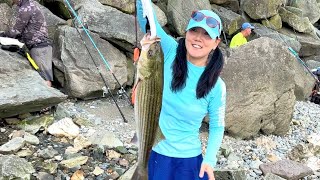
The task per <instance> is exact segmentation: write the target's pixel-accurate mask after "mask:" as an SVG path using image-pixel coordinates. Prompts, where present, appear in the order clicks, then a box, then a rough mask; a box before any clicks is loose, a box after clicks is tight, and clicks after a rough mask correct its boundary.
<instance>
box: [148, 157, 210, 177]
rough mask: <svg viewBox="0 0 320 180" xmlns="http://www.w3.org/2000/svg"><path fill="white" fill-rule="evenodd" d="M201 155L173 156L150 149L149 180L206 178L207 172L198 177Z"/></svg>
mask: <svg viewBox="0 0 320 180" xmlns="http://www.w3.org/2000/svg"><path fill="white" fill-rule="evenodd" d="M202 160H203V158H202V155H201V154H200V155H199V156H197V157H192V158H174V157H168V156H163V155H161V154H158V153H156V152H154V151H151V153H150V158H149V162H148V179H149V180H208V175H207V173H205V174H204V177H203V178H199V173H200V168H201V163H202Z"/></svg>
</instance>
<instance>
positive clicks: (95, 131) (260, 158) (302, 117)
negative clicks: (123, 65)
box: [0, 98, 320, 180]
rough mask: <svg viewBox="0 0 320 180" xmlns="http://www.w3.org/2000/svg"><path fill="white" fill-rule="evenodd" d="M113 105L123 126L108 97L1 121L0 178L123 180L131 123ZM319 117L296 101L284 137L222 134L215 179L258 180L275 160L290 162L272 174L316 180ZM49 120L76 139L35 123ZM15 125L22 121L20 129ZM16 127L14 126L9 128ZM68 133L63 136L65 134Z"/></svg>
mask: <svg viewBox="0 0 320 180" xmlns="http://www.w3.org/2000/svg"><path fill="white" fill-rule="evenodd" d="M118 102H119V105H120V108H121V110H122V111H123V112H124V114H125V117H126V119H127V120H128V123H124V122H123V119H122V118H121V116H120V114H119V112H118V111H117V109H116V107H115V105H114V103H113V101H112V100H111V99H108V98H105V99H99V100H91V101H81V102H75V101H74V102H73V101H72V100H69V101H67V102H64V103H61V104H59V105H58V107H57V110H56V111H55V113H54V114H48V115H41V118H39V117H38V116H37V115H35V114H34V115H33V116H30V117H28V118H27V120H28V121H21V120H18V118H16V119H15V118H10V119H6V121H5V122H3V123H2V124H1V138H0V139H1V143H2V144H4V143H5V142H4V141H8V143H6V144H5V145H2V146H0V151H1V154H2V155H0V158H1V159H2V160H3V161H1V162H0V164H1V163H2V162H9V163H7V164H6V165H5V166H4V167H5V168H3V169H2V171H1V170H0V176H3V177H5V174H6V172H5V171H4V170H5V169H6V168H8V169H9V168H11V169H12V168H13V167H17V168H13V169H15V170H16V172H15V173H13V174H16V175H12V174H11V177H15V176H16V177H24V176H28V174H29V175H30V174H31V179H43V180H44V179H46V180H47V179H55V178H58V179H70V178H71V179H119V178H120V179H128V178H125V176H130V175H128V174H127V175H124V174H125V173H126V172H127V171H128V170H129V169H130V168H131V167H133V166H134V164H135V163H136V157H137V147H136V146H135V145H134V144H131V143H130V140H131V138H132V136H133V134H134V131H135V126H134V125H135V124H134V118H133V109H132V107H130V106H129V105H128V104H127V103H126V102H125V100H123V99H120V100H119V101H118ZM319 114H320V106H319V105H316V104H313V103H310V102H297V103H296V105H295V110H294V115H293V121H292V123H291V125H290V131H289V132H288V133H287V134H286V135H285V136H282V137H280V136H274V135H268V136H265V135H259V136H256V137H254V138H253V139H250V140H239V139H235V138H232V137H230V136H228V135H227V134H226V135H225V137H224V140H223V144H222V147H221V149H220V152H219V156H218V163H217V167H216V168H217V169H216V176H217V177H219V178H217V179H226V178H228V176H229V178H230V177H232V178H231V179H262V178H263V177H265V174H266V172H268V170H266V169H265V168H263V166H264V165H266V163H271V162H281V160H282V161H284V160H293V161H284V162H285V163H286V164H285V165H280V166H281V168H282V170H283V171H282V174H281V173H280V174H278V175H281V176H282V177H288V178H289V177H292V176H293V175H294V176H295V177H304V178H303V179H319V178H320V173H319V169H320V166H319V164H320V160H319V151H318V150H319V142H320V140H319V139H320V134H319V132H320V123H319V119H320V117H319ZM44 117H45V118H44ZM53 117H54V119H55V121H58V120H61V119H66V118H65V117H69V119H72V121H73V122H74V123H75V124H77V127H79V133H78V135H77V137H76V138H74V137H71V136H69V137H68V136H66V135H64V136H62V135H60V136H59V137H57V135H56V136H54V135H52V134H50V128H47V127H46V125H45V123H39V122H49V120H48V119H50V118H51V119H52V120H53ZM39 119H40V120H39ZM41 119H42V120H41ZM32 121H37V123H38V125H39V124H41V125H39V126H38V127H39V128H35V126H33V125H32V128H30V127H31V124H32ZM21 122H23V123H24V126H23V127H22V128H21ZM17 123H18V124H20V125H14V124H17ZM18 127H20V128H18ZM49 127H50V126H49ZM19 129H20V130H19ZM21 129H22V130H21ZM31 129H32V130H33V131H31ZM35 129H37V130H35ZM48 129H49V130H48ZM51 129H52V128H51ZM62 129H63V128H62ZM70 129H71V128H69V129H68V130H66V132H67V131H69V132H71V130H70ZM207 129H208V127H207V124H206V123H204V124H203V126H202V128H201V139H202V141H203V142H204V144H206V140H207ZM27 131H28V132H30V134H29V133H27ZM32 132H36V133H35V134H32ZM10 134H11V135H10ZM9 135H10V138H9V137H8V136H9ZM9 139H11V140H9ZM311 145H312V146H311ZM9 154H11V155H12V154H15V155H17V156H11V155H9ZM18 156H19V157H20V158H18ZM27 162H28V163H27ZM291 162H299V163H301V164H298V165H299V166H298V167H299V171H298V172H297V171H295V172H292V171H294V170H295V169H294V168H292V166H291V165H290V164H288V163H291ZM17 164H18V165H17ZM261 164H262V165H261ZM260 165H261V166H260ZM259 166H260V168H259ZM300 166H301V167H300ZM307 166H308V167H309V168H308V167H307ZM18 167H19V168H18ZM310 168H311V169H312V170H311V169H310ZM10 172H14V171H10ZM273 172H274V171H273ZM7 173H8V172H7ZM127 173H128V172H127ZM129 173H130V172H129ZM274 173H275V172H274ZM312 174H313V175H312ZM121 176H122V178H121ZM269 176H270V175H268V177H269ZM272 178H274V177H273V176H272ZM278 178H280V177H278Z"/></svg>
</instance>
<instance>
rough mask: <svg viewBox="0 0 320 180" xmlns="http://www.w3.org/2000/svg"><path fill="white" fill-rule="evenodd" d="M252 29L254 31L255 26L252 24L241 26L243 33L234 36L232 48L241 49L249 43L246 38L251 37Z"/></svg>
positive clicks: (231, 43)
mask: <svg viewBox="0 0 320 180" xmlns="http://www.w3.org/2000/svg"><path fill="white" fill-rule="evenodd" d="M252 29H254V26H252V25H251V24H250V23H248V22H245V23H243V24H242V26H241V32H239V33H238V34H236V35H235V36H233V38H232V39H231V42H230V48H234V47H239V46H241V45H243V44H245V43H247V39H246V37H248V36H250V34H251V31H252Z"/></svg>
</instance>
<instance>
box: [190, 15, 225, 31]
mask: <svg viewBox="0 0 320 180" xmlns="http://www.w3.org/2000/svg"><path fill="white" fill-rule="evenodd" d="M191 18H192V19H193V20H195V21H197V22H200V21H202V20H203V19H204V18H206V23H207V25H208V26H209V27H211V28H215V27H217V26H218V28H219V31H220V23H219V21H218V20H216V19H215V18H213V17H210V16H206V15H204V14H203V13H202V12H200V11H193V12H192V14H191Z"/></svg>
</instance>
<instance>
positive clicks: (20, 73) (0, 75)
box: [0, 50, 67, 118]
mask: <svg viewBox="0 0 320 180" xmlns="http://www.w3.org/2000/svg"><path fill="white" fill-rule="evenodd" d="M0 63H1V67H0V89H1V91H0V118H2V117H10V116H14V115H18V114H23V113H27V112H34V111H39V110H41V109H43V108H45V107H48V106H53V105H56V104H58V103H60V102H62V101H64V100H65V99H66V98H67V97H66V95H64V94H62V93H61V92H60V91H58V90H57V89H54V88H52V87H48V86H47V84H46V83H45V81H44V80H43V79H42V78H41V76H40V75H39V74H38V73H37V72H36V71H35V70H33V69H32V67H31V65H29V63H28V60H27V59H26V58H24V57H22V56H20V55H18V54H17V53H9V52H7V51H4V50H0Z"/></svg>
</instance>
